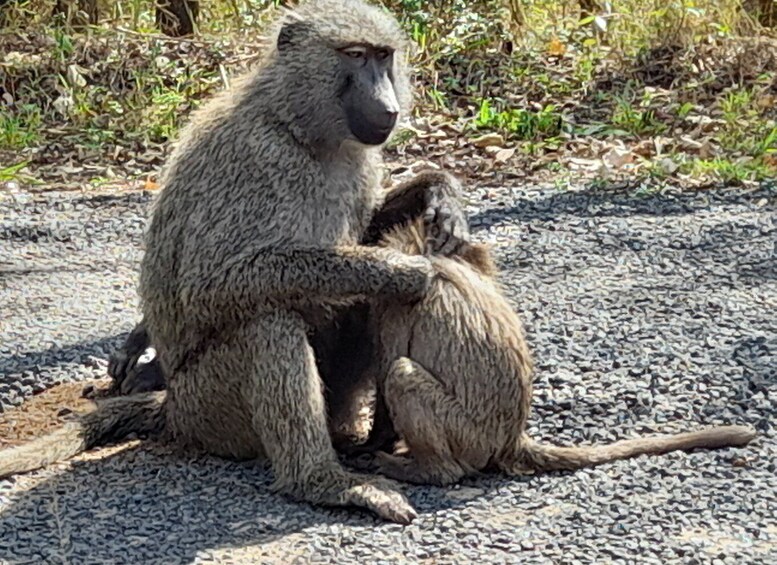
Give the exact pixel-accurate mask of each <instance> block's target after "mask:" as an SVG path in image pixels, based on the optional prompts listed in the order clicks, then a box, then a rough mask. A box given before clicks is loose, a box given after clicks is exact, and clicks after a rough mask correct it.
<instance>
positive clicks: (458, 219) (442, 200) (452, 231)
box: [423, 173, 470, 256]
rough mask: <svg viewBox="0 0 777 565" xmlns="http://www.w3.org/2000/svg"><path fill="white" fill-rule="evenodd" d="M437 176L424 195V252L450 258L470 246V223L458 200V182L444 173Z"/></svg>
mask: <svg viewBox="0 0 777 565" xmlns="http://www.w3.org/2000/svg"><path fill="white" fill-rule="evenodd" d="M440 177H441V178H440V181H439V182H435V183H433V184H432V185H431V186H430V188H429V190H428V191H427V192H426V209H425V210H424V214H423V219H424V223H425V224H426V227H427V234H428V235H429V237H428V239H427V243H426V252H427V253H430V254H434V255H443V256H450V255H453V254H455V253H456V252H457V251H459V250H460V249H461V248H462V247H463V246H465V245H467V244H468V243H469V241H470V234H469V222H468V221H467V216H466V214H465V212H464V208H463V207H462V206H461V203H460V202H459V199H458V194H457V189H458V186H457V185H458V181H456V180H455V179H452V177H450V175H445V174H443V173H441V174H440Z"/></svg>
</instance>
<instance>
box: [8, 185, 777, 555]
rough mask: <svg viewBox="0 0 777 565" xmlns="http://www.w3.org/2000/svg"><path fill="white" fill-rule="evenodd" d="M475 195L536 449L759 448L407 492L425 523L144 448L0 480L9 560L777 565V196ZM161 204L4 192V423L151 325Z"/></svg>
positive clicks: (87, 374) (487, 191)
mask: <svg viewBox="0 0 777 565" xmlns="http://www.w3.org/2000/svg"><path fill="white" fill-rule="evenodd" d="M470 199H471V201H470V203H471V209H470V213H471V214H472V224H473V229H474V230H475V234H476V237H477V238H478V239H481V240H488V241H491V242H493V243H494V244H495V245H496V252H497V257H498V259H499V262H500V264H501V266H502V267H503V269H504V280H505V283H506V285H507V288H508V290H509V293H510V297H511V299H512V300H513V302H514V304H515V305H516V307H517V308H519V310H520V312H521V313H522V315H523V318H524V320H525V321H526V325H527V331H528V336H529V339H530V342H531V344H532V347H533V349H534V352H535V356H536V358H537V364H538V375H537V383H536V393H535V402H534V406H535V410H534V418H533V428H532V430H531V431H532V432H533V433H534V434H535V435H536V437H538V438H543V439H547V440H557V441H559V442H584V441H605V440H614V439H616V438H624V437H631V436H633V435H635V434H641V433H648V432H653V431H656V432H663V431H677V430H682V429H689V428H693V427H695V426H697V425H703V424H715V423H750V424H752V425H754V426H755V427H756V428H757V429H758V431H759V432H760V435H759V438H758V439H757V440H756V441H755V442H754V443H753V444H751V446H749V447H748V448H746V449H739V450H733V449H731V450H720V451H716V452H698V453H693V454H670V455H668V456H663V457H655V458H646V457H642V458H639V459H633V460H629V461H622V462H618V463H614V464H608V465H603V466H600V467H598V468H595V469H592V470H585V471H579V472H575V473H554V474H548V475H544V476H537V477H528V478H523V479H519V480H507V479H505V478H501V477H490V478H486V479H478V480H469V481H467V482H465V483H463V484H462V485H461V486H459V487H456V488H450V489H441V488H415V487H414V488H408V489H407V490H408V493H409V495H410V497H411V499H412V501H413V503H414V504H415V505H416V507H417V508H418V510H419V512H420V515H421V516H420V518H419V519H418V520H417V521H416V522H415V523H414V524H413V525H412V526H410V527H407V528H402V527H400V526H397V525H391V524H384V523H379V522H377V521H376V520H374V519H373V518H372V517H370V516H369V515H367V514H365V513H360V512H357V511H347V510H322V509H315V508H312V507H310V506H308V505H305V504H297V503H294V502H290V501H288V500H286V499H285V498H283V497H280V496H276V495H272V494H270V493H269V491H268V488H267V487H268V484H269V475H268V473H267V472H266V471H265V470H263V469H257V468H255V467H251V466H249V465H239V464H235V463H230V462H225V461H220V460H216V459H211V458H189V459H187V458H181V457H174V456H172V455H170V454H166V453H164V452H163V451H161V450H160V449H159V448H152V449H149V448H138V447H137V445H136V444H130V445H129V447H127V448H125V449H109V450H101V451H98V452H95V453H93V454H88V455H87V456H84V457H81V458H79V459H77V460H76V461H75V462H74V463H73V464H62V465H58V466H54V467H52V468H50V469H48V470H46V471H43V472H39V473H34V474H30V475H26V476H19V477H16V478H15V479H12V480H6V481H0V560H2V562H3V563H75V564H80V563H160V564H161V563H164V564H171V563H206V562H218V563H250V562H268V561H277V562H282V563H297V562H299V563H309V562H337V563H358V562H361V563H365V562H386V563H388V562H397V563H398V562H426V561H428V562H435V563H447V562H476V563H503V562H517V561H520V562H522V563H586V562H592V561H596V562H622V563H626V562H640V563H675V562H677V563H732V564H733V563H737V564H739V563H770V564H771V563H776V562H777V473H776V471H777V438H776V437H775V424H774V418H775V416H777V405H776V404H775V401H776V400H777V257H776V256H775V242H776V241H777V226H776V225H775V211H777V190H775V189H773V188H772V189H771V190H767V189H765V188H763V189H759V190H755V191H745V190H744V189H730V190H721V191H709V190H708V191H703V192H698V193H696V194H693V195H683V194H681V193H671V192H667V193H664V194H656V193H648V192H642V193H640V192H635V191H633V190H632V191H628V192H627V191H620V192H619V191H605V190H601V189H597V190H591V191H584V190H575V191H573V190H558V189H554V188H547V187H546V188H525V187H520V188H509V187H502V188H491V187H480V188H478V189H475V190H473V191H472V193H471V195H470ZM147 208H148V197H147V196H145V195H139V194H135V195H122V196H92V197H88V196H81V195H79V196H61V195H60V196H56V195H55V196H49V197H46V199H40V200H36V199H26V200H25V199H22V198H17V199H5V200H0V242H1V244H0V276H1V277H2V278H0V288H2V294H1V295H0V308H2V315H0V409H5V410H7V409H8V408H9V407H11V406H13V405H16V404H18V403H19V402H21V400H22V399H23V398H25V397H27V396H29V395H30V394H32V393H34V392H36V391H39V390H41V389H43V388H45V387H48V386H50V385H52V384H54V383H57V382H62V381H66V380H74V379H87V378H93V377H95V376H102V374H103V373H104V368H105V363H104V360H105V358H106V357H107V354H108V353H109V352H110V351H111V350H112V349H113V347H115V346H116V344H118V343H119V342H120V341H121V339H122V338H123V337H124V335H125V333H126V332H127V331H128V330H129V329H130V328H131V326H132V325H133V322H134V320H135V316H136V315H137V314H136V311H135V307H136V297H135V281H136V268H137V261H138V258H139V256H140V253H141V251H140V247H139V246H140V238H141V234H142V231H143V226H144V223H145V221H144V218H145V213H146V210H147ZM106 454H107V455H106Z"/></svg>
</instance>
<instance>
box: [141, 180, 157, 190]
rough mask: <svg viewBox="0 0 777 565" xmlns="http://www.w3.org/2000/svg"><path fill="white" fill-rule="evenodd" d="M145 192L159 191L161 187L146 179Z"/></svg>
mask: <svg viewBox="0 0 777 565" xmlns="http://www.w3.org/2000/svg"><path fill="white" fill-rule="evenodd" d="M143 189H144V190H159V185H158V184H157V183H155V182H154V181H152V180H150V179H146V182H145V184H144V185H143Z"/></svg>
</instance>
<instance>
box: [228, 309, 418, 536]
mask: <svg viewBox="0 0 777 565" xmlns="http://www.w3.org/2000/svg"><path fill="white" fill-rule="evenodd" d="M306 329H307V328H306V326H305V324H304V322H303V321H302V319H301V318H299V316H298V315H297V314H295V313H292V312H284V311H279V312H273V313H269V314H267V315H266V316H264V317H263V318H261V319H260V320H258V321H257V322H256V324H255V330H254V332H253V333H248V334H246V335H243V336H242V339H243V340H245V343H243V344H239V345H242V350H243V352H245V354H247V355H250V357H251V359H252V367H251V372H252V374H249V375H245V378H246V381H245V384H246V386H247V389H244V390H248V391H250V392H249V403H250V405H251V406H252V410H253V414H252V417H253V423H254V428H255V431H256V432H257V433H258V434H259V436H260V438H261V441H262V444H263V446H264V449H265V452H266V453H267V455H268V457H269V459H270V462H271V464H272V467H273V471H274V473H275V477H276V480H275V487H276V489H277V490H279V491H282V492H284V493H287V494H289V495H291V496H294V497H296V498H298V499H303V500H307V501H310V502H314V503H319V504H327V505H336V506H346V505H355V506H361V507H365V508H369V509H370V510H372V511H373V512H375V513H376V514H378V515H379V516H382V517H383V518H386V519H389V520H394V521H397V522H401V523H409V522H410V521H411V520H412V519H413V518H414V517H415V511H414V510H413V508H412V507H411V506H410V504H409V503H408V501H407V499H406V498H405V497H404V496H403V495H402V494H401V493H400V492H399V490H397V489H396V486H395V485H394V484H393V483H391V482H389V481H387V480H385V479H383V480H381V479H377V480H376V478H375V477H368V476H364V475H357V474H353V473H350V472H347V471H346V470H345V469H344V468H343V467H342V466H341V465H340V462H339V461H338V458H337V454H336V453H335V450H334V448H333V447H332V442H331V440H330V438H329V430H328V428H327V418H326V408H325V404H324V395H323V394H322V383H321V380H320V378H319V374H318V371H317V369H316V361H315V357H314V354H313V349H312V347H311V346H310V344H309V342H308V338H307V334H306Z"/></svg>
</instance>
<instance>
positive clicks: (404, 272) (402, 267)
mask: <svg viewBox="0 0 777 565" xmlns="http://www.w3.org/2000/svg"><path fill="white" fill-rule="evenodd" d="M397 256H398V257H397V260H396V261H392V262H391V263H393V265H392V266H394V267H395V270H394V276H393V277H392V278H391V279H390V280H389V282H388V283H387V284H386V286H384V287H383V292H384V293H386V294H389V295H392V296H396V297H397V298H400V299H405V300H409V301H414V300H419V299H421V298H423V297H424V296H426V293H427V292H428V290H429V287H430V286H431V284H432V276H433V275H434V269H433V267H432V263H431V262H430V261H429V259H427V258H426V257H422V256H420V255H405V254H402V253H397Z"/></svg>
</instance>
